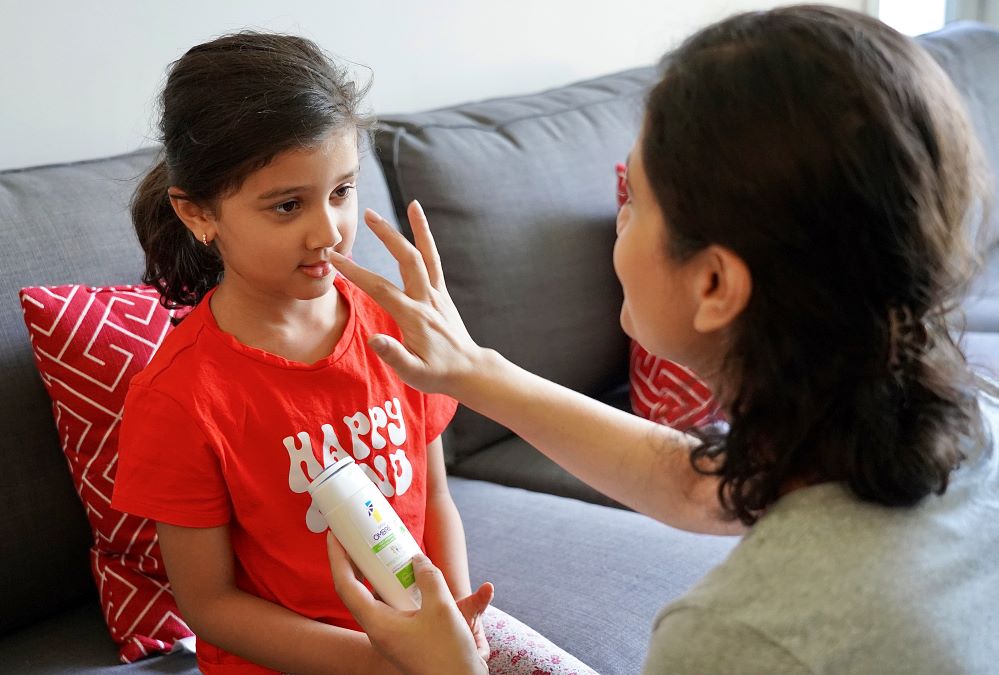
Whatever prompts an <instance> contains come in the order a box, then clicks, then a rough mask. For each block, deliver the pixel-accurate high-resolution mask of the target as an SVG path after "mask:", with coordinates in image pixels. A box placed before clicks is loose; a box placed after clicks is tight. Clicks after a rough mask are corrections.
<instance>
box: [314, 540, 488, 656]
mask: <svg viewBox="0 0 999 675" xmlns="http://www.w3.org/2000/svg"><path fill="white" fill-rule="evenodd" d="M326 545H327V549H328V552H329V558H330V569H331V570H332V572H333V583H334V584H335V585H336V592H337V594H338V595H339V596H340V599H341V600H343V603H344V604H345V605H346V606H347V609H349V610H350V613H351V614H352V615H353V616H354V619H355V620H356V621H357V622H358V623H359V624H360V625H361V627H362V628H363V629H364V631H365V632H366V633H367V634H368V639H369V640H371V644H372V645H373V646H374V648H375V649H377V650H378V651H379V652H380V653H381V654H382V655H383V656H384V657H385V658H386V659H388V660H389V661H391V662H392V663H393V664H395V666H396V667H397V668H399V669H400V670H401V671H402V672H404V673H408V674H409V675H424V674H426V675H475V674H480V673H488V672H489V668H488V667H487V666H486V659H487V658H488V657H489V645H488V643H486V641H485V635H484V633H483V631H482V628H481V620H480V618H479V617H480V616H481V614H482V612H484V611H485V609H486V607H488V605H489V602H490V600H492V597H493V587H492V584H489V583H486V584H483V585H482V586H480V587H479V589H478V590H477V591H475V592H474V593H472V595H470V596H468V597H467V598H463V599H462V600H461V601H460V605H461V606H460V607H459V604H458V603H455V601H454V598H452V597H451V591H450V590H448V587H447V582H445V580H444V575H443V574H442V573H441V571H440V570H439V569H437V568H436V567H434V566H433V564H432V563H431V562H430V560H429V559H428V558H427V557H426V556H424V555H418V556H416V557H414V558H413V570H414V572H415V574H416V586H417V588H419V589H420V593H421V594H422V596H423V602H422V607H421V608H420V609H419V610H409V611H402V610H397V609H394V608H392V607H390V606H389V605H387V604H385V603H384V602H382V601H381V600H378V599H376V598H375V597H374V596H373V595H372V594H371V591H370V590H368V588H367V587H366V586H365V585H364V584H362V583H361V581H360V577H359V575H358V573H357V570H356V569H355V568H354V566H353V563H351V561H350V558H349V557H348V556H347V552H346V551H345V550H344V549H343V546H341V545H340V542H339V541H337V539H336V537H334V536H333V535H332V533H328V534H327V537H326ZM470 628H471V630H470Z"/></svg>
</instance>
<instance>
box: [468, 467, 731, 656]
mask: <svg viewBox="0 0 999 675" xmlns="http://www.w3.org/2000/svg"><path fill="white" fill-rule="evenodd" d="M450 487H451V494H452V495H453V496H454V501H455V503H456V504H457V506H458V510H459V511H460V512H461V517H462V520H463V522H464V526H465V536H466V538H467V540H468V556H469V567H470V570H471V575H472V586H473V588H474V587H475V586H477V585H478V584H479V583H481V582H483V581H492V582H493V583H494V584H495V586H496V596H495V599H494V604H495V605H496V606H497V607H499V608H500V609H502V610H503V611H505V612H508V613H510V614H512V615H513V616H515V617H516V618H518V619H520V620H521V621H523V622H524V623H526V624H527V625H529V626H531V627H532V628H534V629H535V630H537V631H538V632H539V633H541V634H542V635H544V636H545V637H547V638H548V639H549V640H551V641H552V642H554V643H555V644H557V645H558V646H560V647H562V648H563V649H565V650H567V651H568V652H569V653H571V654H573V655H574V656H576V657H577V658H579V659H580V660H581V661H583V662H584V663H586V664H588V665H589V666H590V667H591V668H593V669H594V670H596V671H597V672H598V673H601V674H602V675H614V674H616V673H621V674H624V673H628V674H633V673H637V672H639V671H640V670H641V664H642V662H643V659H644V657H645V653H646V650H647V648H648V641H649V634H650V630H651V626H652V620H653V618H654V617H655V615H656V613H657V612H658V610H659V609H660V608H662V606H663V605H665V604H666V603H668V602H670V601H671V600H673V599H675V598H677V597H679V596H680V595H682V594H683V593H685V592H686V591H687V590H688V589H689V588H690V587H691V586H692V585H693V584H694V583H695V582H696V581H698V580H699V579H700V578H701V577H702V576H703V575H704V574H705V573H706V572H707V571H708V570H709V569H711V568H712V567H714V566H716V565H717V564H719V563H720V562H721V561H722V560H724V558H725V557H726V556H727V555H728V552H729V551H730V550H731V549H732V547H733V546H734V545H735V544H736V543H737V542H738V539H737V538H735V537H714V536H708V535H698V534H691V533H688V532H682V531H680V530H675V529H673V528H670V527H666V526H665V525H662V524H661V523H658V522H656V521H654V520H652V519H651V518H648V517H646V516H643V515H641V514H638V513H635V512H633V511H627V510H624V509H614V508H608V507H606V506H599V505H597V504H589V503H586V502H582V501H579V500H576V499H566V498H565V497H557V496H554V495H548V494H542V493H538V492H532V491H530V490H521V489H517V488H510V487H505V486H501V485H496V484H493V483H488V482H481V481H472V480H463V479H460V478H452V479H451V480H450Z"/></svg>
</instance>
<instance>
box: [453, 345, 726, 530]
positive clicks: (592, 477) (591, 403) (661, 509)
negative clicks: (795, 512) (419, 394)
mask: <svg viewBox="0 0 999 675" xmlns="http://www.w3.org/2000/svg"><path fill="white" fill-rule="evenodd" d="M480 354H481V359H480V361H479V362H478V363H477V366H478V367H477V368H475V369H473V370H472V374H470V375H467V376H465V377H463V378H462V379H461V381H460V382H457V383H454V388H453V390H452V391H450V392H449V393H451V394H452V395H454V396H455V397H456V398H458V399H459V400H460V401H461V402H462V403H464V404H465V405H467V406H468V407H470V408H472V409H473V410H476V411H478V412H480V413H482V414H483V415H485V416H487V417H490V418H492V419H494V420H496V421H497V422H500V423H501V424H503V425H505V426H506V427H508V428H509V429H510V430H511V431H513V432H514V433H516V434H517V435H519V436H520V437H521V438H523V439H524V440H525V441H527V442H528V443H530V444H531V445H533V446H534V447H536V448H537V449H538V450H540V451H541V452H543V453H544V454H546V455H547V456H548V457H550V458H551V459H552V460H554V461H555V462H556V463H558V464H559V465H561V466H562V467H563V468H565V469H566V470H567V471H569V472H570V473H572V474H574V475H575V476H577V477H579V478H580V479H581V480H583V481H584V482H586V483H588V484H589V485H591V486H593V487H594V488H596V489H597V490H599V491H601V492H603V493H604V494H606V495H608V496H610V497H612V498H614V499H616V500H618V501H619V502H621V503H622V504H625V505H627V506H630V507H631V508H633V509H635V510H636V511H640V512H641V513H644V514H646V515H648V516H651V517H653V518H655V519H657V520H659V521H661V522H663V523H666V524H668V525H672V526H673V527H677V528H680V529H684V530H690V531H694V532H706V533H714V534H738V533H741V532H742V530H743V528H742V526H741V525H740V524H738V523H737V522H731V521H729V520H727V519H725V518H724V515H723V513H722V510H721V506H720V504H719V502H718V499H717V489H718V480H717V479H716V478H714V477H706V476H703V475H701V474H699V473H697V472H696V471H694V469H693V468H692V467H691V465H690V451H691V449H692V448H693V447H694V444H695V443H696V441H695V440H694V439H693V438H692V437H690V436H688V435H686V434H683V433H681V432H679V431H676V430H675V429H671V428H669V427H665V426H662V425H659V424H656V423H654V422H650V421H649V420H646V419H642V418H640V417H636V416H635V415H632V414H629V413H627V412H624V411H622V410H618V409H616V408H613V407H611V406H608V405H605V404H603V403H600V402H598V401H595V400H593V399H591V398H588V397H586V396H584V395H582V394H580V393H578V392H575V391H572V390H571V389H568V388H566V387H562V386H560V385H557V384H555V383H553V382H550V381H548V380H545V379H544V378H541V377H539V376H537V375H534V374H532V373H529V372H527V371H526V370H524V369H522V368H520V367H518V366H516V365H514V364H513V363H511V362H509V361H507V360H506V359H505V358H503V357H502V356H501V355H500V354H498V353H497V352H495V351H493V350H482V351H481V352H480Z"/></svg>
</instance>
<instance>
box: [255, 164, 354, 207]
mask: <svg viewBox="0 0 999 675" xmlns="http://www.w3.org/2000/svg"><path fill="white" fill-rule="evenodd" d="M360 171H361V166H360V165H358V166H355V167H354V168H353V169H351V170H350V171H348V172H347V173H345V174H343V175H342V176H340V177H339V178H337V179H336V182H337V183H340V182H342V181H345V180H347V179H348V178H357V174H358V173H360ZM310 188H311V186H309V185H295V186H293V187H279V188H274V189H273V190H268V191H267V192H265V193H264V194H262V195H260V196H259V197H257V199H259V200H261V201H262V200H264V199H274V198H275V197H281V196H284V195H291V194H295V193H296V192H308V190H309V189H310Z"/></svg>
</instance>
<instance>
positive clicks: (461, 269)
mask: <svg viewBox="0 0 999 675" xmlns="http://www.w3.org/2000/svg"><path fill="white" fill-rule="evenodd" d="M654 77H655V70H654V69H653V68H642V69H636V70H632V71H627V72H624V73H619V74H617V75H614V76H610V77H605V78H600V79H596V80H591V81H589V82H584V83H580V84H577V85H572V86H569V87H565V88H562V89H558V90H553V91H549V92H544V93H541V94H535V95H531V96H522V97H513V98H506V99H497V100H493V101H485V102H482V103H473V104H469V105H464V106H458V107H456V108H449V109H446V110H439V111H434V112H427V113H419V114H415V115H407V116H405V117H387V118H384V119H383V120H382V121H381V124H380V128H379V132H378V133H377V134H376V137H375V138H376V144H377V147H378V153H379V157H380V159H381V161H382V163H383V166H385V168H386V175H387V176H389V175H391V178H390V180H389V185H390V187H391V189H392V195H393V198H394V200H395V206H396V210H397V212H398V213H400V214H401V213H402V211H403V209H404V208H405V205H406V204H408V203H409V202H410V201H411V200H413V199H418V200H419V201H420V203H421V204H422V205H423V207H424V209H425V210H426V212H427V215H428V217H429V218H430V222H431V224H432V227H433V231H434V238H435V241H436V242H437V246H438V248H439V249H440V255H441V261H442V264H443V267H444V274H445V276H446V278H447V280H448V290H449V291H450V293H451V295H452V297H453V298H454V301H455V304H456V305H457V307H458V309H459V310H460V311H461V313H462V316H463V317H464V319H465V322H466V325H467V326H468V329H469V332H470V333H471V335H472V337H473V338H475V339H476V340H477V341H479V342H480V343H481V344H483V345H485V346H488V347H493V348H496V349H498V350H499V351H500V352H501V353H502V354H504V355H505V356H506V357H507V358H509V359H510V360H511V361H513V362H515V363H517V364H518V365H521V366H523V367H525V368H527V369H528V370H530V371H533V372H536V373H538V374H540V375H542V376H544V377H546V378H549V379H553V380H555V381H557V382H560V383H562V384H564V385H566V386H569V387H571V388H573V389H576V390H578V391H582V392H583V393H586V394H590V395H599V394H602V393H604V392H606V391H608V390H610V389H612V388H614V387H616V386H617V385H620V384H621V383H622V382H623V381H624V377H623V374H624V373H625V372H626V370H625V368H626V362H627V339H626V338H625V336H624V333H623V332H622V331H621V328H620V326H619V325H618V319H617V316H618V311H619V309H620V304H621V291H620V287H619V286H618V283H617V280H616V278H615V276H614V271H613V269H612V265H611V256H610V251H611V247H612V246H613V242H614V219H615V213H616V205H615V202H614V185H615V175H614V166H613V163H612V162H608V161H607V159H606V158H608V157H613V158H615V159H618V158H623V157H625V156H626V155H627V153H628V150H629V148H630V147H631V143H632V142H633V141H634V138H635V136H636V134H637V131H638V128H639V125H640V123H641V119H640V114H641V105H642V97H643V96H644V94H645V91H646V88H647V86H648V85H649V84H650V83H651V82H652V81H653V80H654ZM403 228H404V231H407V228H406V225H405V224H403ZM542 344H544V345H552V346H553V347H552V348H550V349H538V348H537V346H538V345H542ZM508 434H509V432H508V431H507V430H505V429H503V428H502V427H500V426H499V425H497V424H495V423H493V422H491V421H487V420H485V419H484V418H482V417H480V416H479V415H477V414H475V413H472V412H471V411H469V410H468V409H465V408H461V409H459V411H458V415H457V416H456V417H455V421H454V423H453V424H452V426H451V429H450V430H449V435H448V437H447V438H446V439H445V440H446V444H445V448H446V450H447V451H448V454H449V458H450V459H451V460H454V459H457V458H461V457H465V456H468V455H469V454H471V453H473V452H475V451H476V450H477V449H478V448H481V447H483V446H486V445H488V444H490V443H494V442H496V441H498V440H500V439H502V438H503V437H505V436H507V435H508Z"/></svg>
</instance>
